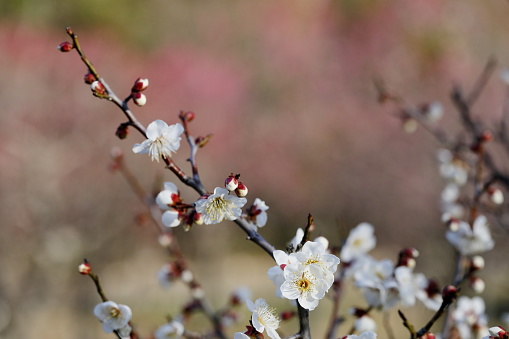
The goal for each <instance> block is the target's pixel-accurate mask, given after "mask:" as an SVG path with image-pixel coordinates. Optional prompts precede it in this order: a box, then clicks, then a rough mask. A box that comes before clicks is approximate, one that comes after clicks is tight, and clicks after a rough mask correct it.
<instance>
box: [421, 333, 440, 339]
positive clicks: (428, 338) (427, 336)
mask: <svg viewBox="0 0 509 339" xmlns="http://www.w3.org/2000/svg"><path fill="white" fill-rule="evenodd" d="M435 338H436V336H435V335H434V334H433V333H431V332H427V333H425V334H424V335H423V336H422V337H419V339H435Z"/></svg>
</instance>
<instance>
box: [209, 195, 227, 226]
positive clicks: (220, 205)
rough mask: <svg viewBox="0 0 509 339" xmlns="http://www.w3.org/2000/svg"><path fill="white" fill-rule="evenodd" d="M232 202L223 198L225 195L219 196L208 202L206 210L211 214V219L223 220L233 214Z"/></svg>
mask: <svg viewBox="0 0 509 339" xmlns="http://www.w3.org/2000/svg"><path fill="white" fill-rule="evenodd" d="M231 204H232V203H231V201H228V200H226V199H223V197H217V198H214V199H213V200H212V201H211V202H209V203H208V204H207V207H206V209H205V211H206V213H207V214H208V215H210V219H211V220H214V221H216V220H223V219H224V217H225V216H226V217H231V216H233V213H232V211H231Z"/></svg>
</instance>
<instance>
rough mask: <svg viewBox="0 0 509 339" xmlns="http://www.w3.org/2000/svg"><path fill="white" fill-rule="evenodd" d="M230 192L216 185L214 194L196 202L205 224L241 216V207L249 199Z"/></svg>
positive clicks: (197, 209)
mask: <svg viewBox="0 0 509 339" xmlns="http://www.w3.org/2000/svg"><path fill="white" fill-rule="evenodd" d="M229 193H230V192H229V191H228V190H227V189H224V188H221V187H216V189H215V190H214V194H212V195H210V196H208V197H207V198H203V199H199V200H198V201H196V202H195V203H194V204H195V206H196V211H197V212H198V213H201V215H202V218H203V222H204V223H205V224H207V225H210V224H217V223H220V222H221V221H223V220H224V219H228V220H235V219H237V218H238V217H240V215H241V214H242V209H241V208H242V206H244V205H245V204H246V201H247V200H246V198H239V197H237V196H235V195H232V194H229Z"/></svg>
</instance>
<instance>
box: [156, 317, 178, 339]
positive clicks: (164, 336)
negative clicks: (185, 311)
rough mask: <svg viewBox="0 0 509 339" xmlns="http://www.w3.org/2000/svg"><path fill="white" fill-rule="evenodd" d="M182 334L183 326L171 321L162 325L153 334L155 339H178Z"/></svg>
mask: <svg viewBox="0 0 509 339" xmlns="http://www.w3.org/2000/svg"><path fill="white" fill-rule="evenodd" d="M182 334H184V325H183V324H182V323H181V322H180V321H176V320H173V321H171V322H169V323H167V324H164V325H162V326H161V327H159V328H158V329H157V330H156V331H155V332H154V338H155V339H178V338H181V337H182Z"/></svg>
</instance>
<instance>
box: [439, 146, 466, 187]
mask: <svg viewBox="0 0 509 339" xmlns="http://www.w3.org/2000/svg"><path fill="white" fill-rule="evenodd" d="M437 158H438V161H439V163H440V175H441V176H442V177H443V178H444V179H446V180H447V181H448V182H453V183H455V184H456V185H458V186H463V185H465V184H466V183H467V180H468V164H467V163H466V162H465V161H464V160H462V159H460V158H459V157H458V156H457V155H456V154H453V153H452V152H451V151H449V150H448V149H445V148H443V149H440V150H439V151H438V152H437Z"/></svg>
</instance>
